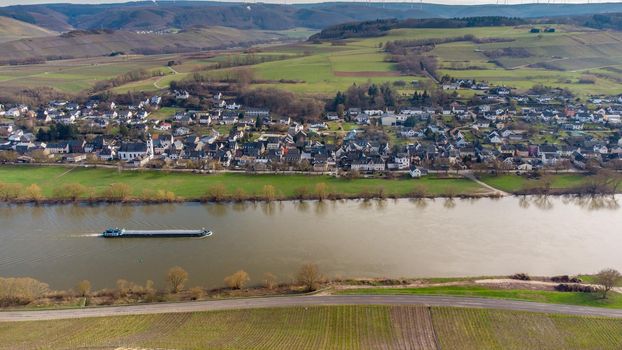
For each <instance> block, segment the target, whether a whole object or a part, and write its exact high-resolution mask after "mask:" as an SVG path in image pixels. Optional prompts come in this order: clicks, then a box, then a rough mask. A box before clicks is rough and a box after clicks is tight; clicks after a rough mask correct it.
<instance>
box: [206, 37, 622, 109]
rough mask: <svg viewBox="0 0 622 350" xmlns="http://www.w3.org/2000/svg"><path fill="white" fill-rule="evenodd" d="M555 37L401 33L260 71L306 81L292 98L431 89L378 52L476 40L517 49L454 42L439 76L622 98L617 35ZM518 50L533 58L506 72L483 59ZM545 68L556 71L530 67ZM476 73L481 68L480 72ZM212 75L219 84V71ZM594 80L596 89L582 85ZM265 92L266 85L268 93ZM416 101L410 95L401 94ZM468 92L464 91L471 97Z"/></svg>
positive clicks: (442, 57) (443, 54) (503, 62)
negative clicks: (408, 43) (398, 85)
mask: <svg viewBox="0 0 622 350" xmlns="http://www.w3.org/2000/svg"><path fill="white" fill-rule="evenodd" d="M555 27H556V29H557V31H556V32H555V33H546V34H542V35H536V34H532V33H529V29H530V28H531V27H530V26H519V27H476V28H460V29H396V30H392V31H390V32H389V33H388V34H387V35H385V36H381V37H375V38H363V39H350V40H347V41H345V45H338V46H332V45H331V44H329V43H324V44H297V45H292V46H284V47H275V48H272V49H270V50H271V51H272V52H278V53H285V52H290V53H291V52H297V53H302V52H306V53H307V54H308V55H307V56H305V57H296V58H292V59H288V60H285V61H279V62H268V63H262V64H258V65H255V66H253V70H254V71H255V74H256V75H257V77H258V78H260V79H268V80H280V79H288V80H299V81H301V82H300V83H297V84H282V83H273V84H267V85H269V86H278V87H281V88H284V89H287V90H289V91H294V92H299V93H311V94H332V93H334V92H335V91H337V90H344V89H346V88H347V87H348V86H350V85H351V84H352V83H364V82H367V81H371V82H384V81H389V82H391V81H396V80H404V81H406V82H410V81H412V80H419V81H420V82H423V81H426V80H427V78H425V77H406V76H399V73H398V72H397V71H396V70H395V67H394V65H393V64H391V63H389V62H386V60H385V59H386V55H385V53H384V52H383V50H382V49H380V48H379V45H380V44H382V43H385V42H387V41H391V40H412V39H426V38H449V37H459V36H463V35H466V34H473V35H475V36H476V37H477V38H479V39H484V38H497V39H499V38H502V39H511V40H513V41H510V42H493V43H474V42H465V41H462V42H452V43H446V44H439V45H436V47H435V49H434V50H433V51H432V52H431V54H432V55H434V56H436V57H437V58H438V61H439V66H440V68H441V69H440V70H439V75H443V74H448V75H450V76H452V77H455V78H466V79H476V80H485V81H488V82H490V83H492V84H495V85H506V86H510V87H513V88H517V89H519V90H527V89H529V88H531V87H532V86H533V85H535V84H544V85H547V86H556V87H562V88H568V89H570V90H571V91H573V92H575V93H576V94H577V95H579V96H581V97H585V96H587V95H590V94H598V93H606V94H611V93H619V92H622V85H620V83H621V81H620V80H619V79H620V77H619V75H620V72H618V71H611V70H607V69H606V68H608V67H613V68H614V69H615V68H616V67H617V66H618V65H619V58H621V57H622V35H621V34H619V33H617V32H605V31H595V30H592V29H587V28H580V27H572V26H564V25H559V26H555ZM502 48H518V49H524V50H526V51H527V52H528V54H529V55H528V56H527V57H506V56H503V57H499V58H498V59H497V61H498V62H499V64H500V66H499V65H497V64H495V63H492V62H491V59H490V58H489V57H487V56H486V55H484V53H483V52H484V51H490V50H495V49H502ZM534 64H536V65H537V64H546V65H549V66H550V67H552V68H554V70H553V69H547V68H533V67H528V66H529V65H534ZM474 67H476V68H474ZM209 74H211V75H213V76H218V75H219V74H222V72H219V71H212V72H210V73H209ZM585 77H589V78H590V79H593V80H594V83H593V84H585V83H580V79H582V78H585ZM263 85H266V84H262V85H260V86H263ZM402 92H404V93H409V92H410V90H408V89H404V90H402ZM468 92H469V91H461V93H462V94H463V95H465V96H467V95H468Z"/></svg>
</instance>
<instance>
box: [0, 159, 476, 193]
mask: <svg viewBox="0 0 622 350" xmlns="http://www.w3.org/2000/svg"><path fill="white" fill-rule="evenodd" d="M0 179H2V181H1V182H5V183H20V184H22V185H24V186H28V185H30V184H37V185H39V186H40V187H41V188H42V189H43V193H44V195H45V196H48V197H49V196H51V195H52V193H53V191H54V189H55V188H57V187H59V186H61V185H63V184H68V183H80V184H83V185H85V186H88V187H90V188H93V189H94V190H95V191H96V192H100V191H102V190H104V189H105V188H106V187H108V186H109V185H110V184H113V183H125V184H128V185H129V186H130V187H131V188H132V189H133V191H134V194H135V195H137V196H138V195H140V194H141V193H142V191H143V190H166V191H172V192H174V193H175V194H176V195H177V196H180V197H183V198H185V199H198V198H201V197H202V196H204V195H205V194H206V192H207V191H208V190H209V189H210V188H211V187H213V186H215V185H218V184H223V185H224V186H225V187H226V189H227V190H228V191H229V193H230V194H232V193H233V192H234V191H236V190H237V189H242V190H244V191H245V192H246V194H248V195H253V194H256V195H259V194H261V191H262V190H263V187H264V186H265V185H272V186H274V187H275V189H276V190H277V192H278V194H279V195H280V196H282V197H284V198H293V196H294V194H295V191H296V190H297V189H299V188H301V187H303V186H305V187H306V188H307V189H308V190H309V193H313V191H314V188H315V186H316V185H317V184H318V183H325V184H326V185H327V186H328V188H329V190H331V191H333V192H335V193H339V194H343V195H345V196H352V197H356V196H358V195H360V194H362V193H364V192H374V191H377V190H378V189H379V188H382V189H384V191H385V193H386V195H388V196H391V195H397V196H407V195H408V194H409V193H410V192H411V191H413V189H414V188H415V187H416V186H423V187H424V188H425V189H426V190H427V194H429V195H441V194H444V193H447V192H448V191H451V192H453V194H456V195H457V194H465V195H474V194H481V193H485V192H487V190H486V189H483V188H482V187H480V186H479V185H478V184H477V183H475V182H473V181H471V180H468V179H436V178H433V177H426V178H423V179H418V180H413V179H399V180H385V179H353V180H347V179H337V178H334V177H329V176H313V175H309V176H305V175H250V174H213V175H199V174H191V173H179V172H170V173H166V172H160V171H123V172H121V173H119V172H118V171H117V170H113V169H92V168H90V169H89V168H79V167H76V168H73V169H71V168H64V167H8V166H3V167H0Z"/></svg>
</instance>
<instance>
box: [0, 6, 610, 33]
mask: <svg viewBox="0 0 622 350" xmlns="http://www.w3.org/2000/svg"><path fill="white" fill-rule="evenodd" d="M612 12H622V3H598V4H522V5H439V4H427V3H403V2H402V3H374V2H372V3H358V2H357V3H353V2H327V3H315V4H298V5H282V4H266V3H257V4H249V3H240V2H238V3H223V2H213V1H178V2H171V1H158V2H157V3H154V2H151V1H142V2H128V3H121V4H100V5H82V4H46V5H15V6H7V7H0V16H4V17H10V18H13V19H16V20H19V21H22V22H26V23H29V24H31V25H35V26H38V27H41V28H43V29H45V30H49V31H56V32H67V31H72V30H95V29H114V30H129V31H142V30H144V31H160V30H167V29H171V28H175V29H186V28H191V27H194V26H225V27H233V28H238V29H263V30H282V29H290V28H295V27H306V28H313V29H323V28H326V27H329V26H333V25H336V24H340V23H348V22H358V21H369V20H376V19H389V18H394V19H406V18H457V17H459V18H463V17H482V16H499V17H514V18H535V17H542V16H543V15H552V14H554V15H555V16H556V17H557V16H560V17H561V16H585V15H593V14H602V13H612Z"/></svg>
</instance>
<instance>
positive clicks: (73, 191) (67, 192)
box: [53, 183, 88, 201]
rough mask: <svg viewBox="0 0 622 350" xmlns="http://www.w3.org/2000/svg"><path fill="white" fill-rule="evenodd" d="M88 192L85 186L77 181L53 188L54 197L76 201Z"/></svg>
mask: <svg viewBox="0 0 622 350" xmlns="http://www.w3.org/2000/svg"><path fill="white" fill-rule="evenodd" d="M87 192H88V189H87V188H86V186H84V185H82V184H78V183H73V184H64V185H62V186H60V187H57V188H55V189H54V191H53V194H54V198H58V199H70V200H72V201H76V200H77V199H78V198H80V197H82V196H83V195H84V194H85V193H87Z"/></svg>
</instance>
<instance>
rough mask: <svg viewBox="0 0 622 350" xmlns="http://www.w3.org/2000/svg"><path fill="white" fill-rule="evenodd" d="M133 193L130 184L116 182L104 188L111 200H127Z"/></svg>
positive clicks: (106, 195)
mask: <svg viewBox="0 0 622 350" xmlns="http://www.w3.org/2000/svg"><path fill="white" fill-rule="evenodd" d="M131 194H132V189H131V188H130V186H129V185H128V184H124V183H114V184H112V185H110V186H109V187H108V188H106V189H105V190H104V197H106V198H107V199H109V200H117V201H125V200H127V199H128V198H129V197H130V195H131Z"/></svg>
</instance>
